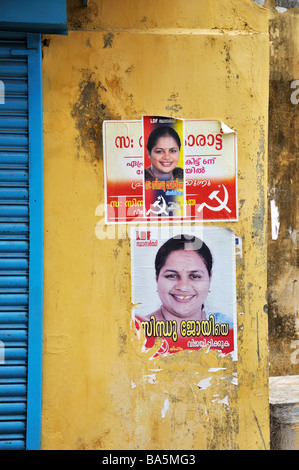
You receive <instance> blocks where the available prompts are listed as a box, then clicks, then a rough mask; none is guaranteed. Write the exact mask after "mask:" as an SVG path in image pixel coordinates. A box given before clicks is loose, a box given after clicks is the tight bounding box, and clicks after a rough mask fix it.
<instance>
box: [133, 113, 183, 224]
mask: <svg viewBox="0 0 299 470" xmlns="http://www.w3.org/2000/svg"><path fill="white" fill-rule="evenodd" d="M183 122H184V121H183V120H182V119H174V118H165V117H163V116H143V119H142V130H143V142H144V143H145V145H144V148H143V152H144V155H143V156H144V172H143V194H144V196H143V202H144V216H145V217H148V216H150V217H151V218H153V217H154V218H158V219H159V218H165V217H167V218H168V219H169V218H170V217H175V218H177V217H180V218H181V217H184V216H185V177H184V155H183V145H182V143H183V142H184V136H183Z"/></svg>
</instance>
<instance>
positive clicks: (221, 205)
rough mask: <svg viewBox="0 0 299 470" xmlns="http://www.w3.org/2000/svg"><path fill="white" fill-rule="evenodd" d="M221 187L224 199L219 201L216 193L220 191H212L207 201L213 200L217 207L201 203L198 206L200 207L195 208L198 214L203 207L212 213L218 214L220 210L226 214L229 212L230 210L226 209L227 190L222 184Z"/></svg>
mask: <svg viewBox="0 0 299 470" xmlns="http://www.w3.org/2000/svg"><path fill="white" fill-rule="evenodd" d="M219 186H220V185H219ZM222 187H223V190H224V199H223V201H222V200H221V199H220V197H218V193H219V192H220V191H217V190H216V191H213V192H212V193H211V194H210V195H209V199H211V200H213V199H216V201H217V202H219V206H209V205H208V204H207V203H206V202H203V203H202V204H200V206H199V207H198V208H197V210H198V212H200V211H202V209H203V208H204V207H206V208H207V209H210V210H211V211H214V212H218V211H221V210H222V209H225V210H226V211H227V212H231V210H230V208H229V207H227V202H228V192H227V189H226V187H225V186H224V184H222Z"/></svg>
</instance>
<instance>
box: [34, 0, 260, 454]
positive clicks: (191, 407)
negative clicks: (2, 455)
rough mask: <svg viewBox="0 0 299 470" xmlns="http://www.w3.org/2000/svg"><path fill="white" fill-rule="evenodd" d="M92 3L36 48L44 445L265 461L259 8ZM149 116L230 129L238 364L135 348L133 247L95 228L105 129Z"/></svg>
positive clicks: (214, 3) (245, 4) (73, 11)
mask: <svg viewBox="0 0 299 470" xmlns="http://www.w3.org/2000/svg"><path fill="white" fill-rule="evenodd" d="M88 3H89V6H88V7H87V8H84V7H82V6H81V2H79V1H75V0H72V1H70V2H69V12H68V13H69V26H70V31H69V35H68V36H66V37H55V36H49V37H45V38H44V48H43V54H44V58H43V81H44V161H45V163H44V192H45V196H44V201H45V202H44V204H45V206H44V224H45V237H44V243H45V252H44V256H45V273H44V280H45V292H44V368H43V370H44V373H43V415H42V447H43V449H267V448H269V408H268V344H267V338H268V323H267V313H266V308H265V304H266V302H267V300H266V269H267V267H266V262H267V259H266V258H267V256H266V225H267V210H266V209H267V204H266V201H267V188H266V168H267V131H268V116H267V112H268V74H269V69H268V53H269V38H268V21H267V11H266V10H264V9H263V8H261V7H259V6H257V5H256V4H254V3H253V2H251V1H250V0H229V1H228V0H207V1H205V2H198V1H197V0H188V2H186V1H185V0H184V1H181V0H177V1H173V0H171V1H170V0H169V1H164V2H160V1H156V0H155V1H151V2H148V1H143V0H140V1H138V2H130V1H128V0H101V1H100V0H93V1H92V0H90V1H89V2H88ZM132 4H134V7H132ZM71 30H73V31H71ZM142 114H170V115H173V116H176V117H178V118H217V119H220V120H222V121H223V122H225V123H226V124H227V125H229V126H230V127H232V128H233V129H234V130H236V131H237V134H238V146H239V161H238V178H239V207H240V212H239V217H240V220H239V222H238V223H235V224H228V228H232V229H234V230H235V231H236V235H237V236H239V237H242V241H243V252H242V256H239V257H238V259H237V309H238V361H235V362H234V361H232V359H231V357H229V356H227V357H221V356H220V355H219V354H218V353H216V352H213V351H210V352H209V353H207V352H206V351H205V350H202V351H198V352H192V353H191V354H190V353H188V352H186V351H185V352H181V353H178V354H177V355H175V356H172V357H161V356H160V357H158V358H157V359H156V360H153V361H149V360H148V358H147V356H146V355H145V354H142V353H141V352H140V349H141V344H140V339H138V337H137V336H136V333H135V330H134V329H132V325H131V322H130V318H131V307H132V305H131V290H130V285H131V278H130V241H129V239H128V237H123V238H121V237H116V238H115V239H111V238H105V239H103V240H99V239H97V237H96V236H95V225H96V223H97V222H98V221H99V219H100V217H101V216H102V214H100V212H98V211H97V210H96V209H97V208H98V207H100V205H101V204H102V203H103V202H104V173H103V160H102V157H103V153H102V141H101V139H102V137H101V126H102V122H103V120H105V119H140V117H141V115H142ZM95 215H96V217H95ZM201 381H204V382H203V383H205V384H206V385H205V386H199V383H202V382H201Z"/></svg>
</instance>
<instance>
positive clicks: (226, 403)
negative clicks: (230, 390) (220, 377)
mask: <svg viewBox="0 0 299 470" xmlns="http://www.w3.org/2000/svg"><path fill="white" fill-rule="evenodd" d="M218 403H223V404H224V405H226V406H227V407H228V408H229V404H228V395H226V396H225V397H224V398H223V400H218Z"/></svg>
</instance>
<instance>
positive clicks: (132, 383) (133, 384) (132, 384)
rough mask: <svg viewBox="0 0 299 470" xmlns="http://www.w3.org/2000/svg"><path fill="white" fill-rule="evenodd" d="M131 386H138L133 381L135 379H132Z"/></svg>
mask: <svg viewBox="0 0 299 470" xmlns="http://www.w3.org/2000/svg"><path fill="white" fill-rule="evenodd" d="M131 387H132V388H136V384H135V383H134V382H133V380H131Z"/></svg>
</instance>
